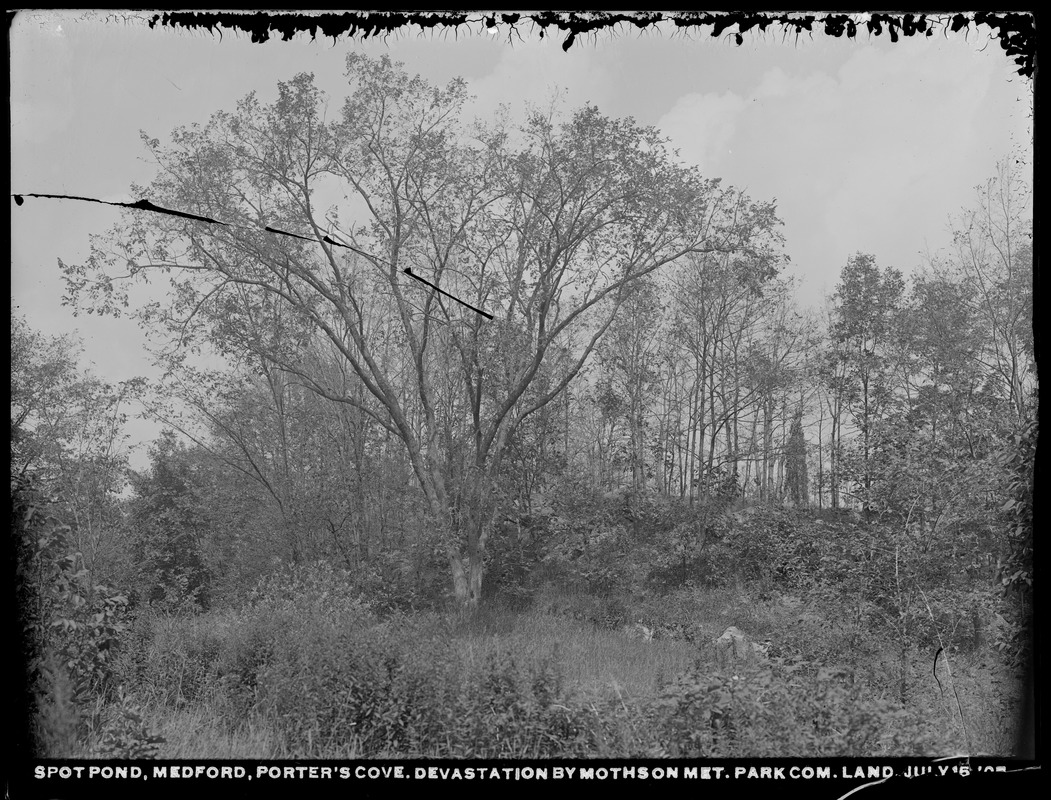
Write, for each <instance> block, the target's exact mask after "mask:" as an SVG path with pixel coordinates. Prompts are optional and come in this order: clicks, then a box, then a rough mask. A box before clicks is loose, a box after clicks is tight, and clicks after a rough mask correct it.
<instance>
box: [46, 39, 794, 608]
mask: <svg viewBox="0 0 1051 800" xmlns="http://www.w3.org/2000/svg"><path fill="white" fill-rule="evenodd" d="M347 77H348V79H349V83H350V93H349V96H348V98H347V99H346V101H345V104H344V105H343V108H342V113H341V114H340V115H338V116H335V117H334V118H331V119H330V118H329V117H328V109H329V105H328V102H327V100H326V98H325V97H324V95H323V94H322V93H321V92H320V90H318V88H317V87H316V86H315V85H314V81H313V77H312V76H310V75H306V74H303V75H298V76H296V77H295V78H293V79H292V80H291V81H289V82H287V83H281V84H279V87H278V98H277V100H276V101H275V102H274V103H272V104H269V105H264V104H262V103H260V101H259V100H258V99H257V98H256V97H255V96H254V95H250V96H248V97H246V98H245V99H244V100H242V101H241V102H240V103H239V104H238V106H237V108H236V110H235V111H233V112H221V113H217V114H215V115H214V116H213V117H212V119H211V120H210V121H209V123H208V124H207V125H204V126H196V125H195V126H192V127H190V128H181V129H178V130H176V131H175V132H174V133H173V134H172V137H171V143H170V144H167V145H162V144H161V143H160V142H159V141H158V140H156V139H150V138H148V137H145V135H144V140H145V142H146V144H147V146H148V148H149V150H150V152H151V153H152V155H153V158H154V159H156V162H157V164H158V165H159V168H160V171H159V174H158V176H157V178H156V180H155V181H154V182H153V183H152V184H151V186H150V187H148V189H146V190H144V191H145V192H146V193H148V195H149V197H150V198H151V199H152V200H153V201H154V202H155V203H157V204H158V205H163V206H166V207H171V208H175V209H178V210H180V211H182V212H186V213H189V214H194V215H198V216H200V217H207V218H209V219H213V220H218V221H219V222H220V223H222V224H217V223H209V222H203V221H200V220H196V219H191V218H188V217H185V216H183V217H179V216H168V215H159V214H151V213H148V212H138V211H136V212H129V215H128V217H127V218H126V220H125V221H124V223H123V224H121V225H118V226H117V227H115V228H114V229H113V230H112V231H111V232H110V233H109V234H108V235H107V236H105V237H101V238H100V239H99V240H97V241H96V242H95V243H94V245H93V250H92V255H91V257H90V258H89V259H88V261H87V262H86V263H85V264H84V265H71V266H65V265H64V266H65V269H66V272H67V277H68V281H69V286H70V289H71V296H73V297H77V298H78V301H80V302H87V303H90V304H92V305H93V307H94V309H95V310H99V311H110V312H113V311H116V312H118V313H119V312H120V309H121V308H122V307H123V306H124V304H125V303H126V302H128V295H127V291H128V287H129V285H131V284H133V283H134V282H135V281H138V280H149V279H150V277H151V276H156V275H158V274H159V273H163V274H166V275H167V276H168V277H169V279H170V286H171V288H170V291H169V293H168V294H167V300H166V301H162V302H158V303H154V304H148V305H142V306H139V307H138V308H137V309H136V311H137V313H138V315H139V317H140V318H141V320H142V322H143V323H144V324H145V325H149V326H151V328H153V329H155V330H161V331H164V332H166V333H167V334H169V337H170V338H169V340H168V344H169V345H171V346H172V347H171V348H170V349H169V351H168V352H169V353H174V354H177V353H178V352H180V349H181V352H185V350H186V349H187V348H193V347H199V346H203V345H205V344H207V345H209V346H210V347H212V348H214V349H216V350H217V351H218V352H220V353H222V354H224V355H225V356H226V357H228V358H230V359H232V360H243V361H249V360H251V361H254V362H256V363H258V359H260V358H261V359H263V361H265V362H266V363H268V364H271V365H273V366H274V367H276V368H279V369H281V370H284V371H286V372H287V373H289V374H291V375H295V376H297V379H298V380H300V381H302V382H303V383H304V384H305V385H307V386H309V387H310V388H311V389H312V390H313V391H315V392H317V393H318V394H319V395H321V396H323V397H326V398H328V399H330V400H332V401H334V402H339V403H346V404H350V405H352V406H355V407H358V408H359V409H360V410H361V411H362V412H363V413H365V414H367V415H369V417H371V418H372V419H373V420H375V422H376V423H378V424H379V425H381V426H382V427H383V428H385V429H386V430H387V431H389V432H390V434H392V435H393V436H396V437H397V439H398V440H400V442H401V443H402V444H403V445H404V449H405V455H406V458H407V460H408V462H409V463H410V464H411V467H412V470H413V472H414V474H415V476H416V479H417V480H418V482H419V486H420V488H421V490H422V493H423V495H424V496H425V498H426V503H427V507H428V508H429V510H430V513H431V515H432V517H433V524H434V525H436V526H437V527H438V529H439V530H440V531H441V534H442V541H443V547H444V552H445V553H446V555H447V557H448V563H449V567H450V570H451V574H452V579H453V587H454V590H455V594H456V597H457V598H458V599H459V600H460V602H461V603H463V604H464V605H465V606H473V605H475V604H477V602H478V600H479V597H480V592H481V584H482V577H483V569H484V567H483V564H484V557H485V552H486V540H487V537H488V535H489V532H490V531H491V530H492V527H493V525H492V523H493V516H494V513H495V511H496V504H497V502H498V499H499V496H500V495H499V492H498V476H499V472H500V461H501V455H502V454H503V452H504V449H505V446H506V445H507V443H508V441H509V439H510V438H511V437H513V436H514V435H515V432H516V430H517V429H518V428H519V426H520V425H521V424H522V422H523V420H525V419H527V418H528V417H529V416H530V415H532V414H534V413H536V412H537V411H538V410H540V409H542V408H543V407H544V406H545V405H546V404H548V403H550V402H551V400H552V399H554V398H555V397H557V396H558V395H559V394H560V393H561V392H563V391H564V390H565V389H566V387H567V385H568V384H569V382H570V381H571V380H572V379H573V377H574V376H575V375H577V374H578V372H579V371H580V369H581V367H582V366H583V365H584V363H585V362H586V360H587V359H588V357H589V355H590V354H591V353H592V351H593V349H594V348H595V346H596V344H597V343H598V342H599V340H600V338H601V337H602V335H603V334H604V332H605V331H606V330H607V328H609V326H610V325H611V323H612V321H613V320H614V318H615V316H616V314H617V312H618V309H619V308H620V306H621V304H622V303H623V302H624V300H625V298H626V297H627V293H628V292H629V290H630V289H631V287H632V286H633V284H634V283H635V282H637V281H639V280H640V279H642V278H644V277H645V276H647V275H650V274H652V273H654V272H655V271H656V270H658V269H660V268H661V267H662V266H664V265H666V264H669V263H670V262H673V261H676V260H677V259H681V258H683V257H684V256H687V255H689V254H697V253H707V252H725V253H730V252H739V253H747V255H748V257H749V258H751V259H773V258H775V257H776V254H775V252H774V250H775V248H776V245H777V239H776V236H774V235H772V231H773V229H774V228H775V227H776V226H777V225H778V224H779V223H778V221H777V219H776V217H775V214H774V209H773V205H772V204H756V203H752V202H751V201H749V200H748V198H746V197H745V196H744V195H742V194H741V193H739V192H736V191H734V190H732V189H729V188H726V187H723V186H722V185H721V184H720V182H719V181H718V180H708V179H705V178H703V177H702V176H701V175H700V174H699V173H698V172H697V171H696V170H695V169H692V168H686V167H684V166H682V165H681V164H680V163H679V162H678V161H677V159H676V157H675V155H674V154H673V153H672V152H670V151H669V150H668V148H667V146H666V143H665V140H664V139H663V137H662V136H661V135H660V134H659V132H658V131H657V130H655V129H653V128H646V127H640V126H639V125H637V124H636V123H635V122H634V121H633V120H630V119H629V120H615V119H610V118H608V117H606V116H603V115H602V114H601V113H599V111H598V110H597V109H596V108H594V107H590V106H587V107H584V108H582V109H579V110H577V111H575V112H573V113H572V114H569V115H568V116H560V115H558V114H556V113H555V112H540V111H532V112H530V113H529V114H528V115H527V117H526V120H525V122H524V123H523V124H519V125H514V124H512V123H510V122H509V121H508V120H507V119H506V118H505V117H498V118H497V119H495V120H494V121H490V122H485V123H483V122H475V123H468V122H467V121H465V119H464V107H465V103H466V101H467V99H468V96H467V89H466V86H465V84H464V83H463V82H462V81H460V80H455V81H453V82H451V83H450V84H449V85H448V86H445V87H436V86H434V85H432V84H430V83H429V82H427V81H426V80H424V79H422V78H420V77H419V76H416V77H413V76H411V75H409V74H407V73H406V72H404V71H403V69H402V68H401V66H400V65H397V64H394V63H392V62H391V61H390V60H389V59H387V58H382V59H379V60H371V59H368V58H365V57H363V56H358V55H351V56H349V57H348V59H347ZM336 191H341V192H343V193H345V195H346V198H347V201H346V203H344V204H343V205H342V206H341V208H340V210H341V212H342V214H343V215H344V216H349V217H352V221H346V222H344V221H343V220H342V218H341V217H340V216H339V215H338V214H337V213H336V211H335V210H333V209H331V208H322V207H319V206H320V204H321V198H322V197H325V196H329V197H332V196H335V192H336ZM290 234H292V235H290ZM322 343H324V346H325V347H326V348H327V349H328V351H329V352H330V353H331V354H334V355H335V356H336V357H338V359H339V360H340V361H341V362H342V363H343V364H345V365H346V368H347V369H348V371H349V372H350V373H352V374H353V376H355V378H356V379H357V380H358V381H360V384H361V386H363V387H364V391H363V392H359V391H354V392H347V391H345V388H344V387H345V385H346V384H345V382H341V383H340V384H339V385H336V384H334V383H333V382H331V381H328V380H326V375H330V374H331V373H332V371H331V369H317V368H316V367H317V364H316V361H317V360H316V359H312V358H308V357H305V355H304V354H305V353H306V352H307V350H308V349H309V350H310V351H311V352H319V348H320V347H321V345H322ZM308 344H309V345H310V347H309V348H308V347H307V345H308ZM556 353H557V354H558V358H557V359H556V358H553V356H554V355H555V354H556ZM567 353H568V354H570V357H568V358H567V357H566V355H567ZM177 358H178V356H177V355H176V360H177Z"/></svg>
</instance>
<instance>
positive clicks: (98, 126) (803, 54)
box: [10, 11, 1032, 436]
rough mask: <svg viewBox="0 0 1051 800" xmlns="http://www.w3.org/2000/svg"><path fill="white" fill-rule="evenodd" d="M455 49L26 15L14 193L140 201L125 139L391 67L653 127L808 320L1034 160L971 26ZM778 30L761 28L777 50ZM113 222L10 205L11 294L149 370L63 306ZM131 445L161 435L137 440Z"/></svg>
mask: <svg viewBox="0 0 1051 800" xmlns="http://www.w3.org/2000/svg"><path fill="white" fill-rule="evenodd" d="M483 27H484V26H482V25H480V24H476V25H474V26H473V31H472V32H468V31H466V30H462V31H461V32H460V34H459V35H458V36H453V35H452V34H451V33H448V34H440V33H439V34H433V33H427V34H422V35H418V34H417V33H415V32H406V33H404V34H401V35H399V36H395V37H388V38H387V39H385V40H371V41H367V42H361V41H351V40H349V39H346V38H343V39H341V40H339V41H337V42H336V43H335V44H333V42H332V39H324V38H320V37H319V39H318V40H317V41H314V42H311V41H310V39H309V37H307V36H303V37H300V38H298V39H297V40H294V41H292V42H283V41H280V40H279V38H274V39H271V41H269V42H267V43H266V44H252V43H251V42H250V40H249V38H248V37H247V36H244V35H240V36H238V35H234V34H231V33H229V32H225V33H224V35H223V37H222V38H220V37H219V36H218V35H217V34H216V35H213V34H210V33H208V32H205V31H201V32H186V31H174V30H170V29H160V28H157V29H154V30H150V29H149V28H148V27H147V26H146V25H145V24H144V23H142V22H139V21H129V22H127V23H125V22H123V21H114V20H113V19H112V18H111V17H108V16H107V15H105V14H103V13H101V12H94V13H89V12H55V11H47V12H27V13H23V14H21V15H19V16H17V17H16V19H15V21H14V24H13V26H12V28H11V31H10V45H11V122H12V127H11V146H12V167H11V184H12V185H11V191H12V192H13V193H47V194H70V195H81V196H88V197H96V198H99V199H104V200H116V201H131V200H137V199H139V198H138V197H133V196H132V195H131V194H129V188H130V186H131V184H133V183H137V184H147V183H149V181H150V180H151V179H152V177H153V174H154V173H153V169H154V168H153V165H151V164H150V163H148V162H147V161H146V160H145V159H146V152H145V150H144V148H143V147H142V145H141V143H140V140H139V131H140V129H141V130H144V131H145V132H147V133H148V134H150V135H151V136H154V137H157V138H160V139H162V140H164V139H165V138H166V137H167V135H168V134H169V133H170V132H171V130H172V129H173V128H174V127H176V126H178V125H188V124H190V123H193V122H201V123H203V122H206V121H207V119H208V117H209V116H210V115H211V114H212V113H213V112H215V111H218V110H226V109H232V108H233V106H234V104H235V103H236V101H237V100H238V99H240V98H241V97H243V96H244V95H245V94H247V93H248V92H251V91H253V90H255V91H257V92H258V93H259V95H260V97H261V99H263V100H269V99H270V98H272V97H273V96H275V95H276V84H277V82H278V81H280V80H285V79H288V78H290V77H292V76H293V75H295V74H296V73H298V72H313V73H314V74H315V76H316V77H317V81H318V84H319V85H320V86H321V87H323V88H324V89H325V90H326V91H327V92H328V94H329V97H330V98H333V102H332V107H333V108H334V109H338V107H339V106H340V105H341V100H342V97H343V94H344V92H343V86H345V78H344V77H343V75H344V71H345V64H344V61H345V58H346V54H347V53H348V52H352V51H357V52H364V53H367V54H370V55H380V54H383V53H388V54H390V55H391V57H392V58H394V59H395V60H398V61H402V62H404V63H405V65H406V67H407V69H408V70H409V71H410V72H413V73H419V74H421V75H422V76H424V77H426V78H427V79H429V80H431V81H435V82H438V83H444V82H446V81H448V80H449V79H451V78H453V77H456V76H462V77H464V78H465V79H467V81H468V83H469V85H470V90H471V93H472V94H474V95H476V97H477V100H476V102H475V104H474V110H475V113H476V114H478V115H479V116H483V117H484V116H488V115H489V114H490V113H491V112H492V111H493V110H495V109H496V108H497V107H498V106H499V105H500V104H503V103H506V104H509V105H510V106H511V107H512V109H515V110H520V109H521V108H522V107H523V104H524V103H526V102H532V103H535V104H543V103H546V102H547V101H548V100H549V99H550V97H551V95H552V92H553V91H556V90H558V91H562V92H564V95H565V98H566V107H567V108H572V107H576V106H579V105H581V104H583V103H585V102H591V103H594V104H595V105H597V106H598V107H599V109H600V110H601V111H602V112H603V113H605V114H607V115H609V116H631V117H634V118H635V119H636V120H637V121H639V122H640V123H643V124H646V125H655V126H657V127H658V128H660V129H661V130H662V131H663V132H664V133H665V135H667V136H668V137H669V138H670V139H671V140H672V142H673V144H674V146H675V147H678V148H679V150H680V152H681V156H682V158H683V159H684V160H686V161H689V162H692V163H696V164H698V165H699V166H700V167H701V169H702V170H703V171H704V173H705V174H706V175H708V176H711V177H721V178H723V179H724V180H725V181H726V182H727V183H729V184H732V185H735V186H738V187H741V188H743V189H745V190H746V191H747V192H748V194H749V195H750V196H751V197H752V198H753V199H756V200H764V199H772V198H776V200H777V204H778V210H779V215H780V217H781V218H782V220H783V221H784V223H785V224H784V228H783V233H784V235H785V238H786V251H787V253H788V254H789V256H790V257H791V260H792V266H791V268H790V269H791V271H792V272H793V273H794V274H796V275H798V276H799V277H800V279H801V288H800V290H799V291H800V296H799V299H800V302H801V303H803V304H805V305H816V304H818V303H819V302H820V301H821V298H822V297H823V296H824V295H825V294H827V293H829V292H830V291H831V290H832V289H833V288H834V287H835V284H836V282H837V279H838V274H839V270H840V269H841V268H842V266H843V265H844V264H845V263H846V261H847V258H848V257H849V256H850V255H852V254H853V253H855V252H857V251H861V252H866V253H872V254H874V255H875V256H876V258H877V260H878V262H879V263H880V264H881V265H883V266H894V267H897V268H899V269H901V270H903V271H904V272H906V273H909V272H911V271H913V270H914V269H915V268H917V267H918V266H920V265H921V264H922V263H924V260H925V259H924V257H923V255H922V254H923V253H924V252H925V251H928V250H931V251H936V250H938V249H939V248H943V247H945V246H946V245H947V243H948V237H947V233H946V226H947V220H948V217H949V216H950V215H951V214H954V213H956V212H958V211H959V210H960V209H961V208H964V207H967V206H970V205H972V204H973V198H974V195H973V188H974V187H975V186H976V185H977V184H979V183H983V182H984V181H985V180H986V179H988V178H989V177H991V176H992V175H993V173H994V169H995V164H996V162H997V161H998V160H1000V159H1002V158H1004V157H1006V156H1008V155H1011V154H1017V153H1018V152H1024V151H1027V150H1031V126H1030V109H1031V98H1032V84H1031V83H1030V82H1029V81H1027V80H1025V79H1023V78H1020V77H1019V76H1018V75H1017V74H1016V72H1015V65H1014V64H1013V63H1012V62H1011V61H1010V60H1009V59H1008V58H1007V57H1006V56H1005V55H1004V52H1003V49H1002V48H1001V47H1000V45H999V43H998V42H995V41H990V40H989V39H988V37H987V36H986V35H985V34H984V33H978V32H976V31H974V30H973V29H972V30H970V32H969V34H967V35H966V36H965V35H964V33H963V32H961V33H959V34H945V35H943V34H942V33H941V32H939V33H938V34H937V35H935V36H932V37H930V38H923V37H910V38H902V39H901V40H900V41H899V42H898V43H897V44H894V43H891V41H890V39H889V37H888V36H886V35H883V36H880V37H871V38H870V37H869V36H868V35H867V34H865V33H859V35H858V38H857V39H856V40H854V41H850V40H847V39H846V38H845V37H842V38H838V39H837V38H832V37H828V36H825V35H824V34H821V33H815V34H814V35H813V36H812V37H809V38H797V37H795V36H794V35H791V34H789V35H783V34H782V32H781V31H780V30H776V31H774V29H773V28H771V29H770V30H769V31H768V32H767V33H766V34H761V33H751V32H749V33H746V34H745V41H744V44H743V45H742V46H737V45H735V44H733V42H732V41H729V40H727V39H726V38H725V37H724V38H723V39H712V38H711V37H710V36H709V35H708V30H705V31H704V33H703V35H702V34H701V33H695V34H693V35H692V36H691V37H684V36H682V35H681V34H678V35H677V34H675V33H674V32H673V31H672V29H671V28H668V29H666V30H661V29H657V28H650V29H648V30H645V31H641V32H640V31H637V30H635V29H634V28H632V29H631V30H627V29H626V30H624V31H623V32H622V33H620V34H619V35H611V34H609V33H599V34H597V35H596V36H595V37H593V38H586V37H578V39H577V40H576V42H575V44H574V45H573V46H572V47H571V48H570V49H569V51H568V52H564V51H563V50H562V47H561V43H562V37H557V36H556V37H552V36H551V35H547V36H545V37H544V38H543V39H540V38H539V37H538V36H537V34H536V32H535V31H531V30H530V29H529V28H528V26H527V27H525V28H520V33H521V39H519V38H515V39H514V41H513V43H509V42H508V37H507V30H506V28H501V27H498V28H497V29H496V33H495V34H493V33H484V32H479V31H482V29H483ZM771 31H773V32H771ZM120 213H121V212H120V210H119V209H118V208H115V207H107V206H100V205H96V204H90V203H82V202H75V201H68V200H66V201H57V200H44V199H32V198H30V199H27V201H26V203H25V205H23V206H21V207H16V206H15V204H14V203H13V202H12V203H11V230H12V295H13V305H14V306H16V307H17V311H18V313H22V314H24V315H25V316H26V317H27V318H28V319H29V322H30V324H31V325H32V326H33V327H35V328H37V329H40V330H43V331H45V332H48V333H64V332H69V331H73V330H78V331H79V333H80V335H81V336H82V337H83V338H84V340H85V350H86V357H87V359H88V360H89V361H90V362H93V363H94V370H95V372H96V373H98V374H100V375H102V376H104V377H106V378H107V379H109V380H113V381H117V380H123V379H126V378H130V377H133V376H135V375H141V374H150V365H149V361H148V359H147V357H146V356H145V354H144V352H143V349H142V336H141V335H140V333H139V332H138V331H137V329H136V328H135V326H134V323H132V322H131V321H129V320H97V319H95V318H93V317H80V318H74V317H73V316H72V314H71V312H70V311H69V309H66V308H63V307H62V305H61V296H62V293H63V289H62V282H61V280H60V275H59V270H58V267H57V265H56V261H57V259H59V258H61V259H62V260H64V261H66V262H71V263H79V261H80V260H82V259H83V258H84V257H85V255H86V254H87V252H88V246H89V236H90V234H92V233H104V232H105V231H106V230H107V229H108V228H109V227H110V226H111V225H112V224H113V223H114V222H116V221H117V220H118V218H119V215H120ZM138 431H139V432H140V434H141V435H143V436H152V435H154V432H155V429H154V428H152V427H150V426H141V427H139V428H138Z"/></svg>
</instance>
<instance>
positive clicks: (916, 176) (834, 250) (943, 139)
mask: <svg viewBox="0 0 1051 800" xmlns="http://www.w3.org/2000/svg"><path fill="white" fill-rule="evenodd" d="M994 46H995V45H991V47H994ZM1003 64H1004V59H1003V57H1002V55H1001V54H999V53H995V52H992V53H989V52H984V53H983V52H981V51H979V50H977V49H976V48H975V47H974V46H973V45H972V44H967V43H963V42H958V43H951V42H947V43H931V42H929V41H928V42H919V43H915V42H912V43H901V44H899V45H896V46H894V47H881V46H876V45H859V46H858V47H857V49H856V50H855V51H854V52H853V53H852V54H851V56H850V57H849V59H847V61H846V62H845V63H844V64H843V65H842V67H841V68H840V69H839V70H838V71H836V72H834V73H826V72H821V71H814V72H810V73H809V74H792V73H790V72H788V71H786V70H785V69H782V68H775V69H771V70H769V71H767V72H766V73H765V74H764V75H763V76H762V78H761V79H760V80H759V81H758V83H757V84H756V85H755V86H754V88H752V89H751V90H750V91H744V92H742V93H741V94H733V93H724V94H703V95H700V94H692V95H686V96H684V97H682V98H680V100H679V101H678V102H677V103H676V104H675V106H674V107H673V108H672V110H671V111H669V112H668V113H667V114H666V115H665V116H664V117H663V118H662V119H661V120H660V122H659V127H661V128H662V129H663V130H664V131H665V132H666V133H667V134H668V136H669V137H670V138H671V139H672V140H673V144H674V145H675V146H677V147H679V148H680V150H681V154H682V156H683V159H684V160H686V161H688V162H691V163H696V164H698V165H699V166H700V167H701V168H702V170H704V171H705V172H706V173H707V174H709V175H712V176H713V177H714V176H719V177H723V178H725V179H726V180H727V181H728V182H729V183H731V184H734V185H737V186H741V187H744V188H746V189H747V190H748V192H749V194H750V195H752V196H753V197H754V198H756V199H768V198H772V197H776V198H778V200H779V210H780V212H781V216H782V218H783V219H784V221H785V223H786V228H785V234H786V237H787V241H788V250H789V252H790V253H791V254H792V256H793V260H794V261H795V262H796V263H797V265H798V266H799V267H800V268H801V270H802V271H804V272H805V273H807V274H808V275H814V274H815V273H817V278H818V283H819V284H820V283H824V284H825V285H827V286H831V285H832V284H834V283H835V281H836V278H837V276H838V271H839V269H840V267H841V266H842V265H843V263H845V261H846V258H847V256H848V255H850V254H851V253H853V252H854V251H856V250H859V249H860V250H863V251H867V252H873V253H875V254H876V255H877V258H879V260H880V262H881V263H885V264H893V265H895V266H899V267H902V268H905V269H911V268H912V267H914V266H915V265H916V261H917V258H916V253H917V252H918V251H919V250H921V249H922V248H923V246H924V241H925V240H930V241H932V243H934V244H937V243H938V241H939V237H940V236H941V234H942V232H943V231H944V228H945V219H946V217H947V215H948V214H950V213H952V212H955V211H956V210H957V209H959V208H960V207H961V206H964V205H966V204H967V203H968V202H970V199H971V196H970V187H972V186H973V185H975V184H976V183H978V182H980V181H982V180H984V178H985V177H986V176H987V175H989V174H991V173H992V168H993V163H994V162H995V160H996V159H997V158H999V157H1002V156H1003V155H1006V153H1007V150H1008V146H1009V144H1008V136H1007V133H1006V131H1008V130H1009V129H1010V125H1011V124H1016V123H1010V122H1009V121H1005V120H1003V119H1000V118H998V114H999V111H998V109H997V108H994V107H993V106H992V105H991V101H990V99H989V98H990V91H989V90H990V88H991V87H992V86H993V85H994V81H998V80H1001V79H1002V78H1001V77H1000V76H999V75H998V71H999V72H1002V71H1003Z"/></svg>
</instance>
